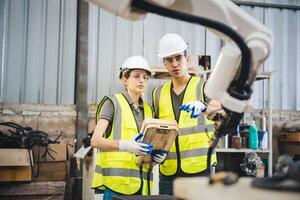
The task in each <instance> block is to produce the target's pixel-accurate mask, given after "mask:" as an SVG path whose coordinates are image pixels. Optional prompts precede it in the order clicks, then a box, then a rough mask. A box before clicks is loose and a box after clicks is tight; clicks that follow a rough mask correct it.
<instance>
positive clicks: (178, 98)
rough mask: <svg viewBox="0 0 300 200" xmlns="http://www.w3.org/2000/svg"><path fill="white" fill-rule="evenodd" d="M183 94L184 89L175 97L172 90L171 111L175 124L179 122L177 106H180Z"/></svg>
mask: <svg viewBox="0 0 300 200" xmlns="http://www.w3.org/2000/svg"><path fill="white" fill-rule="evenodd" d="M184 92H185V89H184V90H183V91H182V92H181V93H180V94H179V95H177V94H176V93H175V92H174V91H173V90H172V92H171V95H172V97H171V98H172V103H173V106H174V107H173V110H174V115H175V120H176V121H177V122H178V120H179V114H180V111H179V106H181V105H182V101H183V96H184Z"/></svg>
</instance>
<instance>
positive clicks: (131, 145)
mask: <svg viewBox="0 0 300 200" xmlns="http://www.w3.org/2000/svg"><path fill="white" fill-rule="evenodd" d="M141 137H143V134H142V133H139V134H137V135H136V136H135V137H134V138H133V140H130V141H122V140H120V141H119V149H120V151H127V152H130V153H133V154H135V155H137V156H140V155H146V154H150V153H151V152H152V149H153V146H152V144H148V143H146V142H138V140H139V139H140V138H141Z"/></svg>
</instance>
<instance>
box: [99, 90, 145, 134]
mask: <svg viewBox="0 0 300 200" xmlns="http://www.w3.org/2000/svg"><path fill="white" fill-rule="evenodd" d="M123 95H124V96H125V98H126V99H127V101H128V102H129V105H130V108H131V110H132V112H133V116H134V118H135V120H136V123H137V126H138V130H140V129H141V126H142V122H143V120H144V106H143V99H142V98H140V99H139V105H138V107H137V108H135V107H134V104H133V101H132V99H131V97H130V96H129V95H128V93H127V92H123ZM113 118H114V105H113V102H112V101H111V100H110V99H107V100H106V101H105V102H104V103H103V106H102V109H101V111H100V115H99V119H107V120H108V121H109V125H108V127H107V129H106V131H105V137H108V136H109V135H108V134H109V133H110V132H111V127H112V120H113Z"/></svg>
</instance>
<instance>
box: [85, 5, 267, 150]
mask: <svg viewBox="0 0 300 200" xmlns="http://www.w3.org/2000/svg"><path fill="white" fill-rule="evenodd" d="M88 1H90V2H93V3H95V4H97V5H99V6H101V7H103V8H104V9H106V10H108V11H110V12H112V13H115V14H116V15H119V16H121V17H124V18H127V19H130V20H140V19H143V18H144V17H145V15H146V13H147V12H152V13H156V14H159V15H162V16H166V17H171V18H175V19H179V20H184V21H187V22H191V23H196V24H200V25H203V26H205V27H207V28H209V29H211V30H212V31H213V32H214V33H216V34H217V35H218V36H220V38H222V39H223V40H225V41H226V43H225V45H224V47H223V48H222V50H221V52H220V55H219V57H218V59H217V62H216V65H215V67H214V69H213V72H212V74H211V75H210V77H209V79H208V81H207V84H206V86H205V94H206V95H207V96H208V97H209V98H210V99H215V100H217V101H219V102H220V103H221V105H222V107H223V109H224V110H225V112H226V114H225V115H224V116H223V117H222V120H221V123H220V124H219V125H218V127H217V128H216V132H215V136H216V140H214V141H213V143H212V145H211V149H210V151H212V150H213V148H214V147H215V146H216V145H217V142H218V139H219V138H220V137H222V136H224V135H226V134H227V133H230V132H231V131H235V130H236V127H237V125H238V124H239V122H240V120H241V119H242V117H243V113H244V111H245V109H246V107H247V105H248V101H249V99H250V97H251V94H252V90H251V86H252V84H253V81H254V79H255V76H256V72H257V70H258V66H259V65H261V64H262V63H263V62H264V61H265V60H266V59H267V57H268V56H269V54H270V51H271V48H272V43H273V39H272V33H271V32H270V30H268V29H267V28H266V27H265V26H264V25H263V24H261V23H260V22H258V21H257V20H256V19H254V18H253V17H251V16H250V15H249V14H247V13H246V12H245V11H243V10H242V9H241V8H239V7H238V6H237V5H235V4H234V3H233V2H231V1H229V0H222V1H221V0H88ZM209 153H211V152H209Z"/></svg>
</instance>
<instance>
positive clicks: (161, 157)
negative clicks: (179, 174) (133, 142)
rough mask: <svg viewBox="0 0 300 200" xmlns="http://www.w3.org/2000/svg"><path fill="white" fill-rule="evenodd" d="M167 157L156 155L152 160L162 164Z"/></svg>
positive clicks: (163, 154) (165, 155) (165, 154)
mask: <svg viewBox="0 0 300 200" xmlns="http://www.w3.org/2000/svg"><path fill="white" fill-rule="evenodd" d="M166 157H167V153H161V154H159V153H158V154H155V155H154V156H153V157H152V158H153V160H154V161H155V162H157V163H162V162H163V161H164V160H165V159H166Z"/></svg>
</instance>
